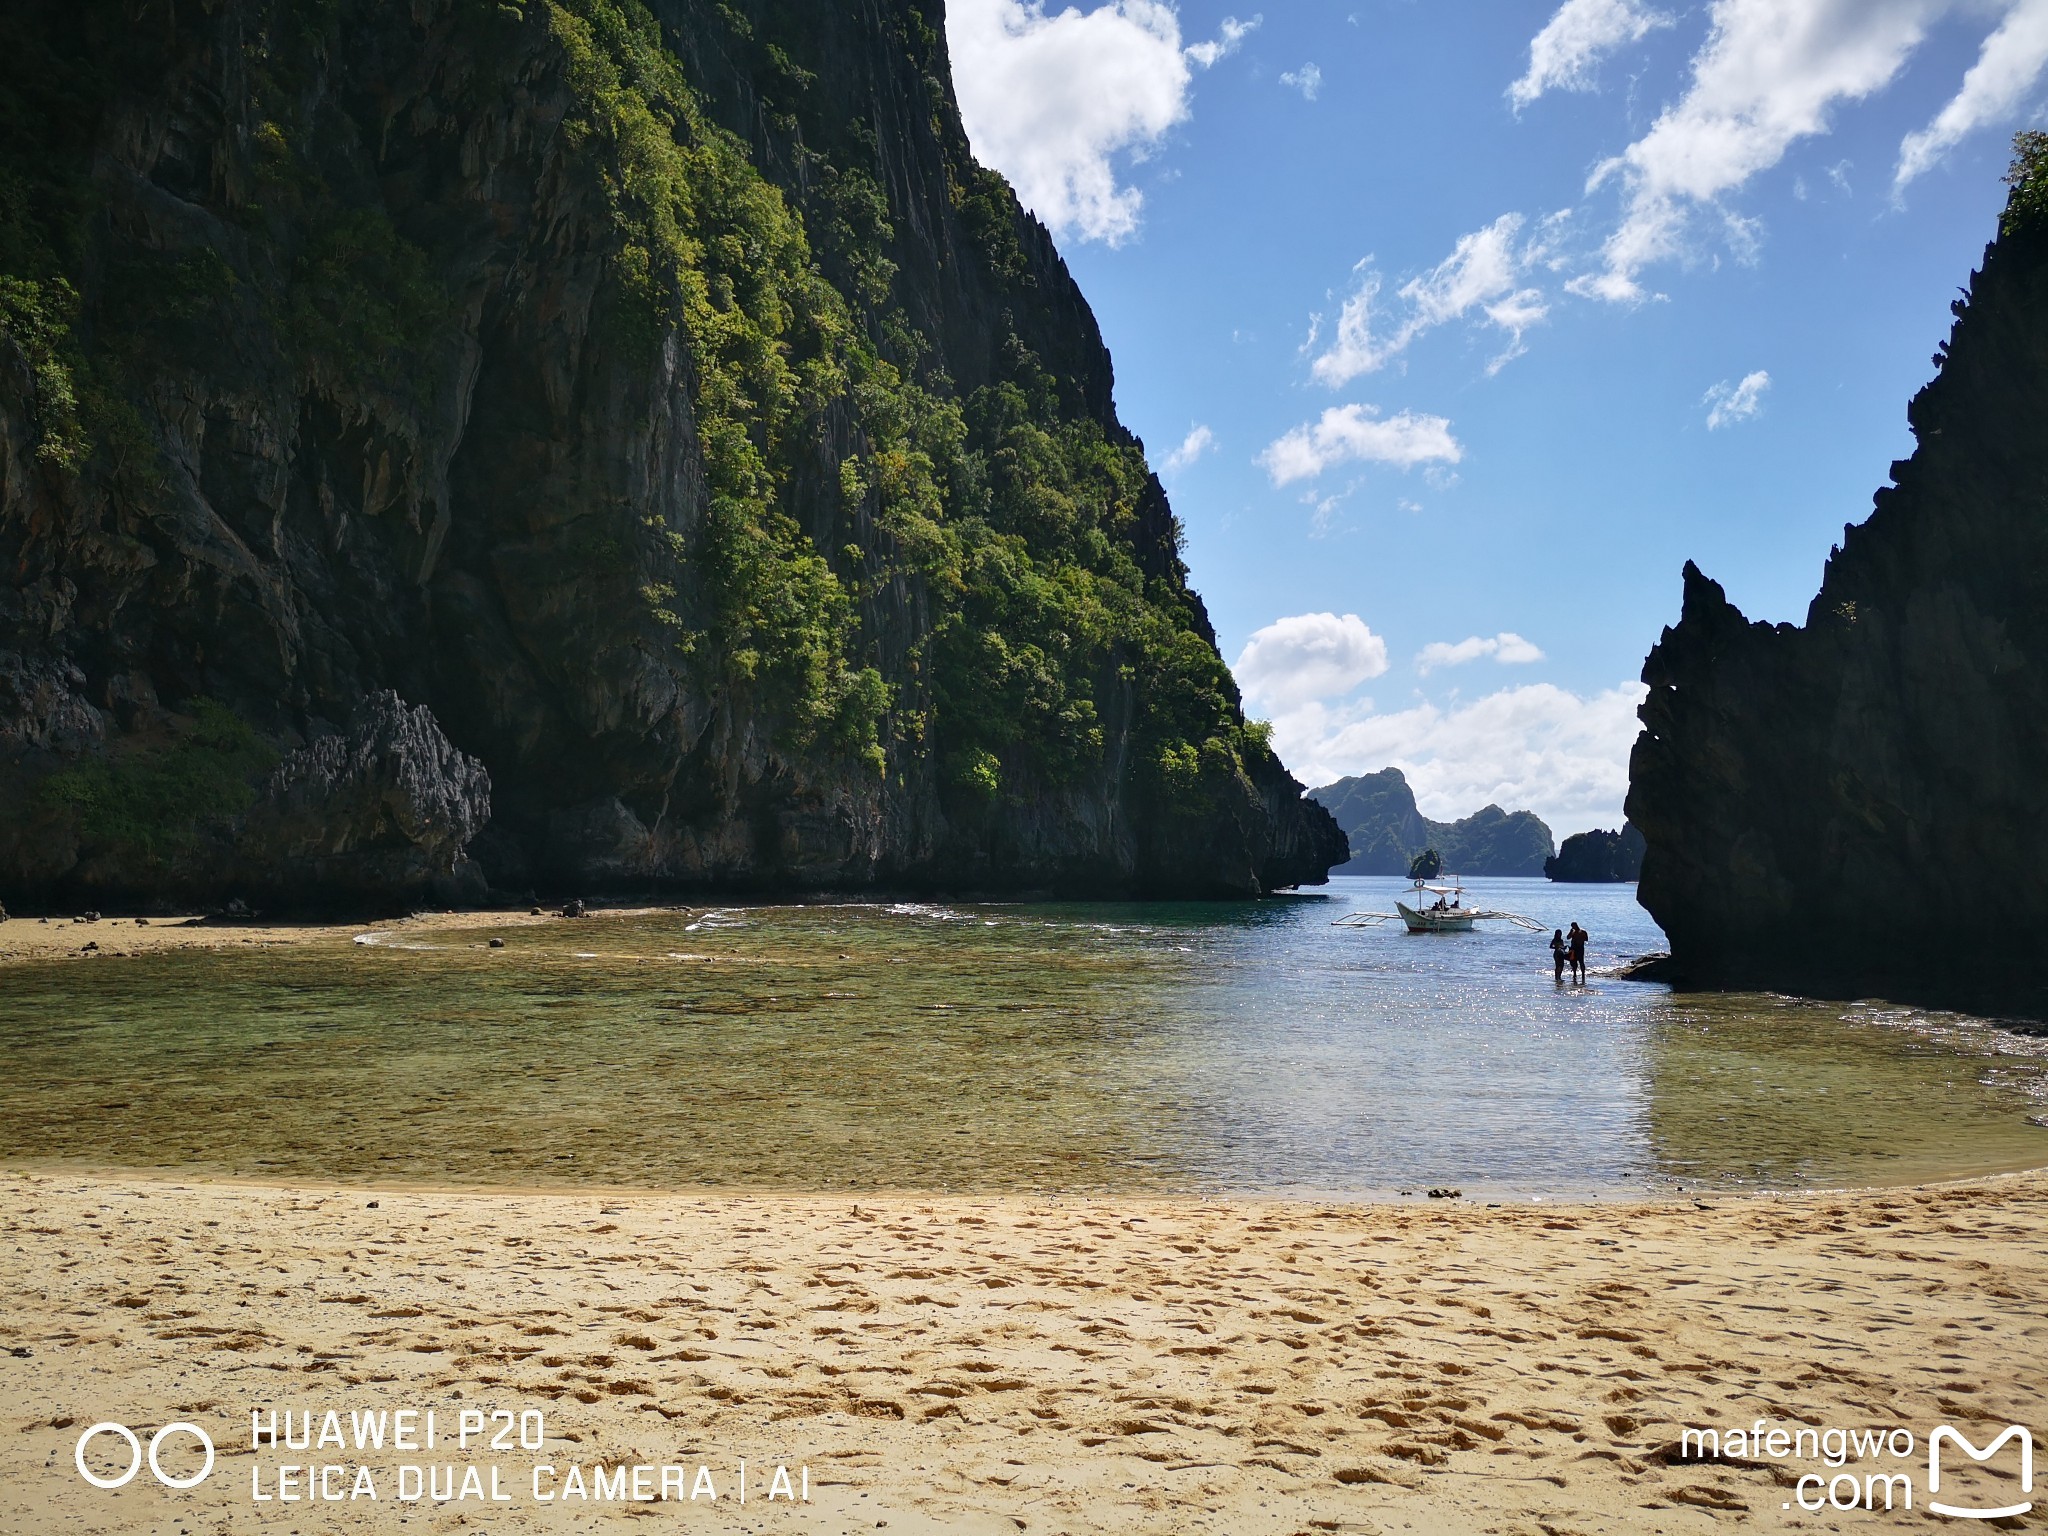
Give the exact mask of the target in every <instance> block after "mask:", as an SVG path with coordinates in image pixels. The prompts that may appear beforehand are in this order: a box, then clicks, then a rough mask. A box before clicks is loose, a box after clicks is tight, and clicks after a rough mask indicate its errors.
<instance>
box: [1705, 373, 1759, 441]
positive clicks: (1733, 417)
mask: <svg viewBox="0 0 2048 1536" xmlns="http://www.w3.org/2000/svg"><path fill="white" fill-rule="evenodd" d="M1770 387H1771V376H1770V375H1769V374H1768V373H1766V372H1764V370H1763V369H1761V368H1759V369H1757V371H1756V372H1755V373H1746V374H1744V375H1743V376H1742V382H1741V383H1739V384H1730V383H1729V382H1728V381H1727V380H1726V379H1723V380H1722V381H1721V382H1720V383H1719V384H1716V385H1715V386H1714V387H1713V388H1712V389H1710V390H1708V391H1707V392H1706V393H1705V394H1704V395H1702V396H1701V397H1700V404H1701V405H1704V406H1706V407H1708V410H1707V430H1708V431H1709V432H1718V431H1720V430H1721V428H1723V427H1731V426H1733V425H1734V424H1735V423H1736V422H1738V421H1748V420H1749V419H1750V418H1751V417H1753V416H1755V415H1757V414H1758V413H1759V412H1761V411H1762V410H1763V408H1764V391H1765V390H1767V389H1769V388H1770Z"/></svg>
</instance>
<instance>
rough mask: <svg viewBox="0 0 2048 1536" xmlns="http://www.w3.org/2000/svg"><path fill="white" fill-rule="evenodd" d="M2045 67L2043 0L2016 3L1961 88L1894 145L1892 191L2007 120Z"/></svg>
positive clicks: (2047, 36) (2047, 7) (2047, 16)
mask: <svg viewBox="0 0 2048 1536" xmlns="http://www.w3.org/2000/svg"><path fill="white" fill-rule="evenodd" d="M2044 66H2048V0H2017V3H2015V4H2014V5H2013V7H2012V9H2011V10H2009V11H2007V12H2006V16H2005V20H2004V21H2002V22H2000V23H1999V25H1998V28H1997V30H1995V31H1994V32H1993V33H1992V34H1991V35H1990V36H1989V37H1987V38H1985V39H1984V47H1983V50H1982V52H1980V53H1979V54H1978V55H1977V62H1976V63H1975V64H1973V65H1971V66H1970V71H1969V73H1968V74H1966V75H1964V76H1963V84H1962V89H1960V90H1959V91H1957V92H1956V94H1955V97H1954V98H1953V99H1952V100H1951V101H1950V102H1949V103H1948V105H1947V106H1945V107H1943V108H1942V109H1941V111H1940V112H1938V113H1937V114H1936V115H1935V118H1934V121H1933V122H1931V123H1929V124H1928V125H1927V126H1926V127H1925V128H1923V129H1921V130H1920V131H1919V132H1918V133H1909V134H1907V135H1906V138H1905V142H1904V143H1902V144H1900V146H1899V169H1898V175H1897V178H1896V179H1895V180H1894V182H1893V184H1892V185H1893V188H1894V190H1897V189H1899V188H1902V187H1904V186H1905V185H1906V183H1907V182H1909V181H1911V180H1912V179H1913V178H1914V177H1916V176H1918V175H1920V174H1921V173H1922V172H1924V171H1926V170H1928V169H1929V168H1931V167H1932V166H1933V165H1934V164H1935V163H1936V162H1937V161H1939V160H1940V159H1941V157H1942V156H1943V155H1945V154H1947V153H1948V152H1949V151H1950V150H1951V149H1953V148H1955V146H1956V145H1957V144H1959V143H1961V142H1962V140H1963V139H1964V138H1965V137H1966V136H1967V135H1969V134H1970V133H1973V132H1974V131H1976V130H1977V129H1979V128H1983V127H1987V126H1989V125H1990V124H1992V123H1997V122H2002V121H2006V120H2009V119H2010V118H2012V117H2013V116H2014V115H2015V114H2016V113H2018V111H2019V110H2020V108H2021V107H2022V106H2024V105H2025V104H2026V100H2027V96H2028V95H2029V93H2031V92H2032V91H2033V89H2034V85H2035V83H2036V82H2037V81H2038V80H2039V79H2040V78H2041V71H2042V69H2043V67H2044Z"/></svg>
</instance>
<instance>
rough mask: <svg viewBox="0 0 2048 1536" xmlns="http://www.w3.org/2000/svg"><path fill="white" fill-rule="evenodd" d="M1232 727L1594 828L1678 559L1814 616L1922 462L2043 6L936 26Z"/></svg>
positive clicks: (1427, 806)
mask: <svg viewBox="0 0 2048 1536" xmlns="http://www.w3.org/2000/svg"><path fill="white" fill-rule="evenodd" d="M949 35H950V39H951V43H952V50H953V54H954V65H955V74H956V78H957V81H958V85H959V89H960V94H961V100H962V108H963V114H964V115H965V117H966V120H967V124H968V129H969V132H970V135H971V136H972V137H973V139H974V142H975V146H976V150H977V153H979V154H980V155H981V157H982V158H983V159H984V160H986V161H988V162H989V163H991V164H993V165H995V166H996V167H997V168H998V169H999V170H1002V171H1003V172H1004V173H1005V174H1006V175H1008V176H1009V177H1010V179H1011V181H1012V182H1013V184H1015V185H1016V186H1017V187H1018V190H1019V194H1020V196H1022V197H1023V198H1024V200H1025V201H1026V203H1027V204H1028V205H1030V206H1032V207H1033V208H1034V209H1035V210H1036V211H1037V212H1038V213H1039V214H1040V216H1041V217H1042V218H1044V219H1045V220H1046V222H1047V223H1048V224H1049V225H1050V226H1051V227H1052V228H1053V230H1054V232H1055V234H1056V235H1058V237H1059V240H1060V245H1061V249H1062V250H1063V251H1064V253H1065V254H1066V257H1067V260H1068V262H1069V263H1070V265H1071V266H1072V268H1073V270H1074V272H1075V275H1076V276H1077V277H1078V278H1079V280H1080V283H1081V286H1082V288H1083V290H1084V291H1085V292H1086V294H1087V296H1088V298H1089V301H1090V302H1091V304H1092V305H1093V306H1094V309H1095V312H1096V315H1097V317H1098V318H1099V319H1100V321H1101V323H1102V328H1103V333H1104V335H1105V337H1106V339H1107V340H1108V342H1109V346H1110V349H1111V351H1112V353H1113V354H1114V356H1115V360H1116V368H1117V404H1118V409H1119V411H1120V412H1121V414H1122V416H1123V418H1124V420H1125V421H1126V422H1127V423H1128V424H1129V425H1130V426H1131V428H1132V429H1133V430H1134V431H1136V432H1137V433H1139V435H1141V436H1142V437H1143V438H1144V439H1145V442H1146V445H1147V449H1148V451H1149V453H1150V456H1151V458H1152V461H1153V464H1154V466H1155V467H1156V468H1158V469H1159V470H1160V472H1161V475H1162V478H1163V479H1164V480H1165V481H1166V484H1167V487H1168V490H1169V491H1170V492H1171V494H1172V496H1173V501H1174V506H1175V509H1176V510H1177V511H1178V512H1179V514H1180V517H1181V519H1182V521H1183V522H1184V523H1185V524H1186V526H1187V529H1188V557H1189V561H1190V564H1191V565H1192V567H1193V570H1194V576H1195V581H1196V584H1197V586H1198V587H1199V589H1200V590H1201V592H1202V594H1203V596H1204V597H1205V598H1206V600H1207V602H1208V604H1209V609H1210V612H1211V614H1212V615H1213V616H1214V618H1215V620H1216V625H1217V628H1218V631H1219V633H1220V638H1221V641H1222V645H1223V650H1224V654H1225V656H1226V657H1228V658H1230V659H1232V660H1233V662H1234V663H1235V664H1236V667H1237V671H1238V675H1239V680H1240V682H1241V683H1243V684H1244V686H1245V689H1246V692H1247V695H1248V697H1249V699H1250V702H1251V704H1252V706H1253V708H1254V710H1255V711H1256V712H1258V713H1260V714H1264V715H1267V716H1269V717H1271V718H1272V719H1273V720H1274V721H1275V724H1276V730H1277V740H1278V743H1279V745H1280V747H1281V751H1282V755H1283V756H1284V757H1285V758H1286V759H1287V761H1288V763H1289V765H1290V766H1291V767H1293V768H1294V770H1295V771H1296V772H1297V774H1299V775H1301V776H1302V777H1303V778H1304V779H1305V780H1306V781H1307V782H1309V783H1311V784H1314V783H1319V782H1323V781H1325V780H1327V779H1328V778H1331V777H1335V776H1337V775H1339V774H1342V773H1352V772H1361V771H1367V770H1371V769H1375V768H1380V767H1383V766H1386V765H1387V764H1388V763H1396V764H1399V765H1400V766H1401V767H1402V768H1403V769H1404V770H1405V771H1407V773H1408V775H1409V779H1410V781H1411V782H1412V783H1413V784H1414V785H1415V786H1416V789H1417V793H1418V797H1419V799H1420V800H1421V802H1422V806H1423V809H1424V811H1425V813H1427V814H1430V815H1433V816H1439V817H1443V816H1450V815H1462V814H1465V813H1468V812H1470V811H1472V810H1475V809H1477V808H1478V807H1479V806H1480V805H1481V804H1483V803H1485V802H1486V801H1488V800H1497V801H1499V802H1500V803H1502V804H1505V805H1507V806H1509V807H1510V808H1517V807H1521V806H1529V807H1531V808H1533V809H1535V810H1537V811H1538V812H1539V813H1541V814H1542V815H1544V817H1545V818H1546V819H1547V820H1549V821H1550V822H1551V825H1552V828H1553V830H1554V831H1555V832H1557V833H1558V835H1559V836H1562V835H1564V834H1566V833H1568V832H1572V831H1577V830H1582V829H1583V828H1585V827H1588V826H1592V825H1596V824H1599V825H1608V826H1612V825H1616V824H1618V822H1619V820H1620V803H1621V798H1622V794H1623V792H1624V790H1625V788H1626V782H1627V769H1626V762H1627V753H1628V746H1629V743H1630V742H1631V741H1632V740H1633V738H1634V734H1635V724H1634V716H1633V711H1634V705H1635V702H1636V700H1637V698H1638V697H1639V694H1640V690H1639V688H1638V687H1637V685H1636V682H1635V679H1636V677H1637V674H1638V672H1639V670H1640V668H1641V665H1642V658H1643V655H1644V653H1645V651H1646V650H1647V649H1648V648H1649V646H1650V645H1651V644H1652V643H1653V642H1654V641H1655V640H1656V638H1657V634H1658V631H1659V630H1660V629H1661V627H1662V626H1663V625H1665V624H1667V623H1669V622H1671V621H1673V620H1674V619H1675V618H1676V616H1677V607H1678V598H1679V569H1680V567H1681V565H1682V564H1683V563H1684V562H1685V560H1687V559H1688V558H1690V559H1695V560H1697V561H1698V562H1699V563H1700V565H1701V566H1702V568H1703V569H1705V570H1706V571H1707V573H1708V574H1709V575H1711V576H1714V577H1715V578H1717V579H1719V580H1720V581H1721V582H1723V583H1724V584H1725V585H1726V586H1727V588H1728V590H1729V594H1730V596H1731V597H1732V598H1733V599H1734V600H1735V601H1736V602H1737V603H1738V604H1739V605H1741V607H1742V608H1743V610H1744V611H1745V612H1746V613H1748V614H1749V615H1750V616H1751V617H1753V618H1762V619H1769V620H1773V621H1777V620H1791V621H1795V622H1796V621H1798V620H1800V619H1802V618H1803V617H1804V613H1805V605H1806V602H1807V600H1808V599H1809V598H1810V597H1811V596H1812V594H1813V592H1814V589H1815V587H1816V585H1817V583H1818V581H1819V578H1820V573H1821V566H1822V562H1823V561H1824V560H1825V558H1826V556H1827V554H1828V550H1829V548H1830V546H1831V545H1832V544H1833V543H1834V542H1835V541H1836V540H1838V539H1839V537H1840V535H1841V529H1842V525H1843V524H1844V523H1845V522H1852V521H1861V520H1862V519H1863V518H1864V517H1865V516H1866V515H1868V512H1869V509H1870V497H1871V493H1872V491H1874V490H1875V489H1876V488H1877V487H1878V486H1879V485H1881V484H1883V483H1884V481H1885V479H1886V473H1887V468H1888V465H1889V463H1890V461H1891V460H1892V459H1894V458H1899V457H1903V456H1904V455H1905V454H1906V453H1908V452H1909V451H1910V449H1911V446H1912V443H1911V437H1910V435H1909V433H1908V432H1907V430H1906V424H1905V405H1906V401H1907V399H1908V397H1909V396H1910V395H1911V394H1912V392H1913V391H1914V390H1915V389H1917V388H1918V387H1919V386H1920V385H1921V384H1923V383H1924V382H1925V381H1926V380H1927V378H1928V377H1929V376H1930V375H1931V372H1932V368H1931V364H1930V362H1929V358H1930V355H1931V354H1932V352H1933V351H1934V348H1935V344H1936V343H1937V342H1938V341H1940V340H1941V339H1942V338H1943V337H1945V336H1946V335H1947V333H1948V327H1949V324H1950V316H1949V311H1948V304H1949V301H1950V300H1951V299H1952V298H1954V297H1955V296H1956V289H1957V287H1958V286H1959V285H1960V284H1962V283H1964V282H1965V281H1966V280H1967V277H1968V273H1969V271H1970V269H1971V268H1972V267H1973V266H1974V265H1975V264H1976V261H1977V259H1978V258H1979V256H1980V255H1981V253H1982V250H1983V246H1984V243H1985V241H1986V240H1988V239H1989V238H1990V236H1991V233H1992V231H1993V227H1994V225H1995V222H1996V217H1997V210H1998V209H1999V207H2000V206H2002V203H2003V198H2004V189H2003V187H2002V186H2001V185H2000V184H1999V177H2000V175H2001V174H2002V173H2003V171H2004V169H2005V166H2006V163H2007V161H2008V159H2009V154H2010V140H2011V136H2012V133H2013V131H2014V130H2015V129H2016V128H2019V127H2023V126H2027V125H2028V124H2030V123H2033V122H2036V121H2037V120H2038V119H2039V117H2040V116H2041V107H2042V102H2043V90H2042V85H2041V79H2040V76H2041V71H2042V65H2043V62H2044V60H2048V0H1983V3H1968V0H1709V3H1705V4H1691V5H1684V4H1676V3H1665V4H1659V3H1649V0H1569V3H1567V4H1563V5H1559V4H1557V3H1555V0H1550V3H1535V4H1527V3H1508V0H1467V3H1456V0H1440V3H1425V0H1348V3H1334V4H1322V3H1296V4H1292V5H1288V6H1286V7H1284V8H1282V7H1279V6H1274V7H1272V8H1271V9H1268V10H1266V11H1265V12H1263V13H1260V14H1256V15H1255V14H1254V13H1253V12H1252V10H1251V9H1250V8H1249V7H1246V6H1237V7H1235V8H1230V7H1224V6H1218V5H1213V4H1209V3H1206V0H1200V3H1198V0H1187V3H1185V4H1182V5H1180V6H1179V7H1177V8H1175V7H1172V6H1168V5H1165V4H1162V3H1158V0H1120V3H1117V4H1111V5H1106V6H1105V5H1089V4H1084V5H1081V6H1080V7H1078V8H1076V9H1069V10H1060V9H1058V8H1056V7H1048V6H1031V5H1026V4H1022V3H1019V0H951V11H950V17H949Z"/></svg>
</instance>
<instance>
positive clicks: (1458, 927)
mask: <svg viewBox="0 0 2048 1536" xmlns="http://www.w3.org/2000/svg"><path fill="white" fill-rule="evenodd" d="M1441 881H1442V882H1443V883H1439V884H1434V885H1432V884H1431V883H1430V882H1428V881H1427V880H1417V881H1416V882H1415V885H1414V889H1413V890H1412V891H1410V893H1409V896H1410V899H1411V900H1413V902H1414V903H1415V904H1414V905H1413V906H1410V905H1409V904H1408V902H1405V901H1401V900H1399V899H1396V900H1395V902H1394V910H1393V911H1392V912H1350V913H1346V914H1345V915H1344V916H1343V917H1340V918H1338V919H1337V920H1336V921H1335V922H1334V923H1332V924H1331V926H1332V927H1334V928H1377V927H1378V926H1379V925H1380V924H1382V923H1391V922H1394V921H1395V920H1396V919H1398V920H1399V921H1401V922H1403V923H1406V924H1407V925H1408V931H1409V932H1410V933H1470V932H1472V925H1473V924H1474V923H1485V922H1503V923H1513V924H1514V925H1515V926H1516V927H1517V928H1526V929H1528V930H1529V931H1530V932H1531V933H1541V932H1542V931H1543V925H1542V924H1541V923H1539V922H1537V921H1536V920H1535V919H1534V918H1533V917H1524V916H1522V914H1521V913H1519V912H1496V911H1491V910H1489V909H1486V908H1482V907H1470V906H1467V905H1466V904H1465V886H1464V882H1463V881H1461V880H1459V878H1458V877H1457V876H1456V875H1445V876H1442V877H1441Z"/></svg>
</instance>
